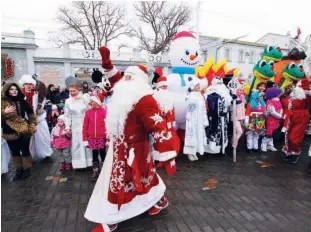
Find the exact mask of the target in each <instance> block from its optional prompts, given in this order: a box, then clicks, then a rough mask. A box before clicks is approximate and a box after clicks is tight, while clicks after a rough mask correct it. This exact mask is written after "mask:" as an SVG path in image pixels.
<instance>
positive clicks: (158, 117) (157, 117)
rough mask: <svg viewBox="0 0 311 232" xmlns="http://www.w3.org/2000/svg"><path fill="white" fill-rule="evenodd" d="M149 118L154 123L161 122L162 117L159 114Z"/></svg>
mask: <svg viewBox="0 0 311 232" xmlns="http://www.w3.org/2000/svg"><path fill="white" fill-rule="evenodd" d="M151 119H152V120H153V121H154V122H155V124H156V125H157V124H158V122H163V118H162V117H161V116H160V115H159V114H155V115H153V116H152V117H151Z"/></svg>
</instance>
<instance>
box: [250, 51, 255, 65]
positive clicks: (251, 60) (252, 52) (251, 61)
mask: <svg viewBox="0 0 311 232" xmlns="http://www.w3.org/2000/svg"><path fill="white" fill-rule="evenodd" d="M249 63H250V64H254V63H255V52H254V51H251V52H250V54H249Z"/></svg>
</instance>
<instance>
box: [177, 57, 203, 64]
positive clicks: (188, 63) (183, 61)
mask: <svg viewBox="0 0 311 232" xmlns="http://www.w3.org/2000/svg"><path fill="white" fill-rule="evenodd" d="M180 60H181V61H182V62H184V63H185V64H187V65H196V64H198V63H199V61H196V62H194V63H189V62H187V61H185V60H184V59H183V58H181V59H180Z"/></svg>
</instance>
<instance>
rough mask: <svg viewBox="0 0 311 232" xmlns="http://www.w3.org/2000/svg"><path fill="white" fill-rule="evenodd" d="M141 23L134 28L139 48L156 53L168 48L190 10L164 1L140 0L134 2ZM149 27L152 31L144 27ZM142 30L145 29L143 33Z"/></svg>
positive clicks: (187, 18) (187, 19)
mask: <svg viewBox="0 0 311 232" xmlns="http://www.w3.org/2000/svg"><path fill="white" fill-rule="evenodd" d="M134 8H135V10H136V15H137V17H138V19H139V20H140V21H141V22H142V25H141V24H140V26H138V28H136V29H135V31H136V35H135V36H136V37H137V38H138V39H139V41H140V49H141V50H147V51H149V52H150V53H152V54H158V53H159V52H162V51H165V50H166V49H167V48H168V45H169V43H170V41H171V40H172V39H173V36H174V35H175V34H176V32H177V29H178V27H179V26H182V25H184V24H185V23H187V22H188V21H189V20H190V15H191V10H190V9H189V8H188V7H187V6H185V5H178V6H177V5H172V4H171V3H168V2H166V1H151V2H146V1H141V2H137V3H135V4H134ZM146 25H147V26H148V27H149V28H151V31H152V33H149V31H148V30H147V29H146ZM144 31H147V33H145V32H144Z"/></svg>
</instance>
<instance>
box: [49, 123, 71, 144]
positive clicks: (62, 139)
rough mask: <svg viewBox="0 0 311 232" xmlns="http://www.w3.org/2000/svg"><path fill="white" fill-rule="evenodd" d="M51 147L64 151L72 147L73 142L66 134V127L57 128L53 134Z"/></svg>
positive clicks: (53, 130)
mask: <svg viewBox="0 0 311 232" xmlns="http://www.w3.org/2000/svg"><path fill="white" fill-rule="evenodd" d="M51 145H52V147H53V148H56V149H64V148H67V147H69V146H71V140H70V138H68V137H67V135H66V134H65V127H59V126H57V125H56V126H55V127H54V128H53V129H52V132H51Z"/></svg>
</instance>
